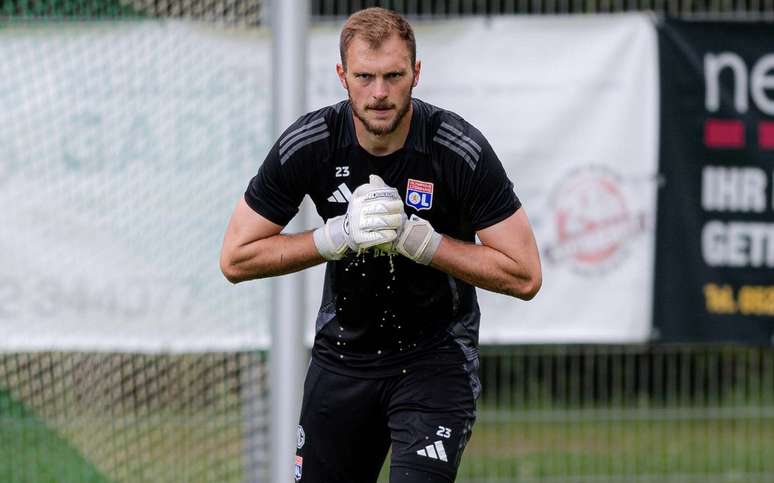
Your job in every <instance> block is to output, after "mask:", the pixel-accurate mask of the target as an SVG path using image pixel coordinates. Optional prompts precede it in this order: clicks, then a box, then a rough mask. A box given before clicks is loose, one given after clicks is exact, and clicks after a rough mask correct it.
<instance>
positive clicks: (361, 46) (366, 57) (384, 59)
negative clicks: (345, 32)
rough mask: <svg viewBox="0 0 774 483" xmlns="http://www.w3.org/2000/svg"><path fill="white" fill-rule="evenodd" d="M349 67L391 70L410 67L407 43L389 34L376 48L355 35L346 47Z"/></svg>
mask: <svg viewBox="0 0 774 483" xmlns="http://www.w3.org/2000/svg"><path fill="white" fill-rule="evenodd" d="M347 65H348V67H349V69H369V70H383V69H384V70H392V69H408V68H411V53H410V52H409V48H408V45H406V42H405V41H403V40H402V39H401V38H400V37H398V35H397V34H395V35H391V36H390V37H388V38H387V39H386V40H385V41H384V42H382V43H381V45H379V47H377V48H375V49H374V48H371V44H370V43H369V42H368V41H367V40H365V39H363V38H362V37H360V36H355V38H353V39H352V42H351V43H350V44H349V47H348V48H347Z"/></svg>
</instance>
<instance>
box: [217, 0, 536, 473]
mask: <svg viewBox="0 0 774 483" xmlns="http://www.w3.org/2000/svg"><path fill="white" fill-rule="evenodd" d="M341 53H342V63H341V64H339V65H338V66H337V72H338V74H339V78H340V80H341V82H342V85H343V86H344V88H345V89H347V91H348V94H349V99H348V100H347V101H343V102H340V103H338V104H335V105H333V106H329V107H326V108H323V109H321V110H318V111H315V112H312V113H309V114H307V115H305V116H303V117H301V118H300V119H299V120H298V121H297V122H296V123H295V124H294V125H292V126H291V127H289V128H288V129H287V131H286V132H285V133H284V134H283V135H282V136H280V138H279V140H278V141H277V143H276V144H275V146H274V147H273V149H272V150H271V152H270V153H269V155H268V156H267V158H266V160H265V161H264V163H263V165H262V166H261V168H260V170H259V171H258V174H257V175H256V176H255V177H254V178H253V179H252V180H251V181H250V183H249V185H248V188H247V191H246V192H245V195H244V197H243V199H242V200H240V202H239V203H238V205H237V207H236V209H235V212H234V214H233V215H232V218H231V221H230V223H229V228H228V230H227V233H226V237H225V240H224V245H223V251H222V254H221V267H222V269H223V272H224V274H225V275H226V277H227V278H228V279H229V280H231V281H232V282H239V281H243V280H249V279H254V278H260V277H266V276H273V275H280V274H284V273H290V272H293V271H297V270H301V269H303V268H306V267H308V266H312V265H315V264H318V263H322V262H324V261H327V262H328V263H327V266H326V273H325V286H324V291H323V297H322V303H321V307H320V310H319V313H318V317H317V322H316V330H317V332H316V338H315V343H314V347H313V351H312V362H311V364H310V367H309V371H308V373H307V380H306V383H305V386H304V400H303V403H302V410H301V418H300V426H299V433H301V432H303V438H299V443H300V444H299V446H300V448H299V449H298V452H297V458H296V480H297V481H302V482H317V483H324V482H330V483H370V482H375V481H376V479H377V476H378V474H379V470H380V468H381V466H382V463H383V461H384V457H385V455H386V453H387V450H388V448H389V447H390V445H391V446H392V460H391V472H390V481H391V482H392V483H398V482H405V483H413V482H419V481H422V482H428V481H429V482H433V481H438V482H451V481H454V478H455V476H456V472H457V467H458V465H459V460H460V457H461V455H462V450H463V449H464V446H465V444H466V443H467V441H468V439H469V437H470V430H471V428H472V425H473V422H474V419H475V400H476V398H477V396H478V393H479V389H480V388H479V384H478V375H477V368H478V349H477V344H478V327H479V317H480V313H479V309H478V304H477V302H476V293H475V289H474V286H478V287H482V288H485V289H489V290H493V291H497V292H501V293H505V294H509V295H513V296H516V297H519V298H522V299H530V298H532V297H533V296H534V295H535V294H536V293H537V291H538V290H539V288H540V284H541V271H540V261H539V257H538V252H537V248H536V246H535V241H534V237H533V234H532V230H531V228H530V226H529V222H528V220H527V217H526V214H525V213H524V210H523V209H522V208H521V203H520V201H519V199H518V198H517V197H516V195H515V194H514V192H513V185H512V183H511V182H510V181H509V180H508V178H507V176H506V174H505V171H504V170H503V167H502V165H501V163H500V161H499V160H498V159H497V156H496V155H495V153H494V151H493V150H492V148H491V147H490V145H489V143H488V142H487V141H486V139H485V138H484V137H483V135H482V134H481V133H480V132H479V131H478V130H476V129H475V128H474V127H473V126H471V125H470V124H469V123H467V122H466V121H465V120H464V119H462V118H461V117H459V116H457V115H456V114H454V113H452V112H449V111H446V110H443V109H440V108H437V107H434V106H432V105H430V104H427V103H425V102H423V101H421V100H419V99H414V98H412V97H411V90H412V88H413V87H414V86H416V84H417V82H418V80H419V72H420V67H421V65H420V62H418V61H416V60H415V47H414V37H413V32H412V31H411V27H410V26H409V25H408V24H407V23H406V22H405V20H404V19H403V18H402V17H400V16H398V15H397V14H394V13H392V12H389V11H386V10H383V9H379V8H371V9H367V10H364V11H361V12H359V13H357V14H355V15H353V16H352V17H350V19H349V20H348V21H347V24H346V25H345V27H344V29H343V31H342V42H341ZM307 194H308V195H309V196H310V197H311V199H312V200H313V202H314V204H315V206H316V208H317V212H318V214H319V215H320V216H321V217H322V218H323V220H325V221H326V222H325V224H324V225H323V226H321V227H320V228H318V229H317V230H314V231H313V232H307V233H301V234H294V235H283V234H280V232H281V230H282V228H283V227H284V226H285V225H286V224H287V223H288V222H289V221H290V220H291V219H292V218H293V216H295V214H296V213H297V211H298V206H299V205H300V203H301V200H302V198H303V197H304V195H307ZM476 235H478V237H479V239H480V240H481V242H482V244H480V245H476V244H475V243H474V241H475V237H476ZM301 443H302V444H301Z"/></svg>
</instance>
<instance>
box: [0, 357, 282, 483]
mask: <svg viewBox="0 0 774 483" xmlns="http://www.w3.org/2000/svg"><path fill="white" fill-rule="evenodd" d="M267 378H268V374H267V369H266V360H265V357H264V354H262V353H258V352H251V353H245V352H242V353H239V352H237V353H230V354H206V355H176V356H173V355H139V354H86V353H61V352H46V353H34V354H6V355H1V356H0V447H1V448H2V450H1V451H0V481H4V482H39V481H57V482H82V481H94V482H103V481H104V482H107V481H126V482H135V481H149V482H150V481H153V482H162V481H168V482H179V481H197V482H198V481H213V482H241V481H251V480H255V479H256V478H257V479H261V475H262V471H263V470H264V469H265V468H266V458H267V455H268V450H269V448H268V446H267V443H266V442H267V435H266V427H267V411H268V408H267V406H266V403H265V401H266V394H265V392H266V387H267V385H266V380H267Z"/></svg>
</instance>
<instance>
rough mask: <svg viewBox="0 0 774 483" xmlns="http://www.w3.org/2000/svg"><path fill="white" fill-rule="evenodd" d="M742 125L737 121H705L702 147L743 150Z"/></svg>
mask: <svg viewBox="0 0 774 483" xmlns="http://www.w3.org/2000/svg"><path fill="white" fill-rule="evenodd" d="M744 144H745V143H744V124H742V121H740V120H738V119H707V120H706V121H705V122H704V145H705V146H707V147H710V148H720V149H723V148H743V147H744Z"/></svg>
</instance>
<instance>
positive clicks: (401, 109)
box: [347, 87, 414, 136]
mask: <svg viewBox="0 0 774 483" xmlns="http://www.w3.org/2000/svg"><path fill="white" fill-rule="evenodd" d="M413 90H414V88H413V87H412V88H410V89H409V92H408V96H406V100H405V102H404V103H403V104H402V105H400V106H398V110H397V112H396V114H395V118H394V119H393V120H392V121H391V122H390V123H389V124H387V125H386V126H378V125H374V124H373V123H371V122H370V121H368V119H366V116H365V111H367V110H368V109H391V108H394V107H396V106H395V105H394V104H389V103H387V102H384V103H379V104H368V105H366V106H365V108H364V109H363V110H361V109H359V108H358V107H357V106H356V105H355V103H354V102H353V101H352V96H351V95H350V94H349V90H347V95H348V97H349V103H350V105H351V106H352V112H353V113H354V114H355V116H356V117H357V118H358V119H360V122H362V123H363V126H365V128H366V131H368V132H370V133H371V134H374V135H376V136H384V135H385V134H391V133H392V132H393V131H395V129H397V128H398V124H400V122H401V121H402V120H403V118H404V117H406V114H408V111H409V108H410V106H411V93H412V91H413Z"/></svg>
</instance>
